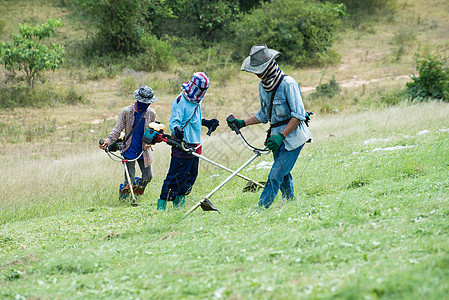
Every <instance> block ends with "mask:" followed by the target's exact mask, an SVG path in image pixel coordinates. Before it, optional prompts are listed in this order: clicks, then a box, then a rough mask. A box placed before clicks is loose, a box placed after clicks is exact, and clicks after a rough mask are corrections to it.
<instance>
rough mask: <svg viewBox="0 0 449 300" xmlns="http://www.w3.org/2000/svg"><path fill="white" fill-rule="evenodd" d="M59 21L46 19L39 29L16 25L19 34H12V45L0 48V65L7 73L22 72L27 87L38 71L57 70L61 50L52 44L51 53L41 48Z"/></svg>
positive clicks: (49, 50)
mask: <svg viewBox="0 0 449 300" xmlns="http://www.w3.org/2000/svg"><path fill="white" fill-rule="evenodd" d="M61 25H62V23H61V20H54V19H49V20H47V22H46V23H45V24H42V25H40V26H30V25H28V24H20V25H19V33H18V34H12V35H11V38H12V40H13V41H12V42H3V43H1V44H0V62H1V63H2V64H4V65H5V67H6V69H8V70H10V71H17V70H19V71H23V72H24V73H25V76H26V80H27V82H28V84H29V86H31V87H34V81H35V79H36V77H37V76H38V75H39V73H40V72H41V71H45V70H52V71H54V70H56V69H59V67H60V66H61V65H62V63H63V62H64V47H63V46H62V45H56V44H52V45H51V47H50V49H49V48H48V47H47V46H46V45H43V44H41V42H42V41H43V40H44V39H46V38H49V37H50V36H51V35H52V34H53V33H54V29H55V27H61Z"/></svg>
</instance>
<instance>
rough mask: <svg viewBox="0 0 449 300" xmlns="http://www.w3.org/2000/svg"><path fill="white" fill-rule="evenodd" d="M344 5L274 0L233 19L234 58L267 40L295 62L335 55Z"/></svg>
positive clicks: (306, 62)
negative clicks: (238, 18)
mask: <svg viewBox="0 0 449 300" xmlns="http://www.w3.org/2000/svg"><path fill="white" fill-rule="evenodd" d="M344 12H345V7H344V5H336V4H329V3H316V2H315V1H310V0H299V1H298V0H274V1H271V2H264V3H262V5H261V7H260V8H257V9H254V10H252V11H251V12H250V13H249V14H247V15H244V16H243V17H242V19H241V21H238V22H234V24H233V32H234V34H235V47H236V49H237V50H236V51H237V52H236V54H235V58H237V59H240V60H241V59H243V58H244V57H245V56H246V55H248V53H249V49H250V48H251V46H252V45H255V44H267V45H268V46H269V47H270V48H273V49H276V50H278V51H280V52H282V53H283V57H284V59H285V60H286V61H288V62H290V63H292V64H294V65H296V66H310V65H315V64H321V63H325V62H329V61H331V62H332V61H335V59H336V57H335V56H334V54H333V53H332V51H331V47H332V44H333V41H334V38H335V36H334V33H335V30H336V29H337V28H338V26H339V24H340V18H341V17H342V16H343V15H344Z"/></svg>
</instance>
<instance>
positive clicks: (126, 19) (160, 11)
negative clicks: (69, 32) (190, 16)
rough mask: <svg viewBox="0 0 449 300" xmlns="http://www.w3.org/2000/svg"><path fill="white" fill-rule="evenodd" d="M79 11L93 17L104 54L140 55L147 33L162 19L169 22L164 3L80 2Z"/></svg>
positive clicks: (132, 0)
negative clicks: (166, 19) (155, 22)
mask: <svg viewBox="0 0 449 300" xmlns="http://www.w3.org/2000/svg"><path fill="white" fill-rule="evenodd" d="M76 2H77V3H78V8H79V9H81V10H82V11H83V12H85V13H87V14H88V15H89V16H90V20H91V22H92V23H93V24H95V25H96V27H97V28H98V33H97V43H96V44H97V46H99V45H102V47H103V49H102V51H101V52H100V53H102V52H117V53H122V54H130V53H138V52H140V51H142V50H143V49H144V45H143V43H144V42H145V41H144V39H145V32H146V31H151V30H152V29H153V28H154V27H155V26H157V24H153V22H154V21H155V20H156V21H157V20H158V19H159V18H170V17H171V10H170V8H168V7H167V6H166V5H165V1H149V0H120V1H117V0H101V1H96V0H77V1H76Z"/></svg>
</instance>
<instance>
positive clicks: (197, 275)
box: [0, 0, 449, 300]
mask: <svg viewBox="0 0 449 300" xmlns="http://www.w3.org/2000/svg"><path fill="white" fill-rule="evenodd" d="M0 2H1V4H2V5H0V13H1V17H0V25H2V24H3V25H2V28H0V29H2V30H0V38H1V39H2V40H6V39H8V37H9V34H10V33H11V32H15V30H16V28H17V25H18V24H19V23H23V22H28V23H31V24H39V23H42V22H44V21H45V20H46V19H47V18H50V17H51V18H62V19H63V22H64V27H62V28H61V30H60V31H58V32H57V33H56V35H55V37H54V38H52V41H55V42H58V43H64V44H66V50H67V53H69V54H70V53H74V51H76V47H75V46H76V45H78V43H79V40H80V39H82V38H84V37H85V36H86V34H87V33H86V28H85V27H86V25H85V24H83V22H82V21H80V20H77V19H76V18H75V17H74V16H72V15H71V12H70V11H68V10H66V9H63V8H61V7H60V6H59V5H54V3H57V1H56V2H55V1H50V0H36V1H23V0H18V1H0ZM63 2H64V1H61V3H63ZM396 3H397V7H396V10H395V12H394V13H393V14H386V15H382V16H377V17H372V19H371V18H369V19H368V20H367V23H366V24H364V25H362V26H359V27H355V28H347V29H346V30H344V31H341V32H339V33H338V39H337V41H336V44H335V47H334V48H335V50H336V52H337V53H339V54H340V55H341V62H340V63H338V64H336V65H332V66H327V67H325V68H311V69H293V68H292V67H290V66H286V65H284V64H283V62H282V60H280V61H279V64H280V66H281V68H282V69H283V70H284V71H285V72H286V73H287V74H289V75H292V76H293V77H294V78H295V79H297V80H298V81H299V82H300V85H301V87H302V90H303V96H304V103H305V105H306V108H307V109H308V110H312V111H314V112H315V113H316V116H315V117H314V118H313V120H312V122H311V125H310V130H311V132H312V134H313V136H314V143H313V144H307V145H306V146H305V147H304V149H303V150H302V152H301V155H300V157H299V159H298V162H297V163H296V165H295V168H294V170H293V172H292V173H293V177H294V183H295V193H296V196H297V199H296V201H292V202H288V203H283V202H282V201H281V199H280V197H278V198H277V199H276V200H275V202H274V204H273V205H272V207H270V209H269V210H266V211H256V210H255V207H256V205H257V202H258V199H259V195H260V191H258V192H256V193H243V192H242V189H243V187H244V186H245V184H246V182H245V181H244V180H242V179H240V178H234V179H232V180H231V181H230V182H229V183H228V184H226V185H225V186H224V187H223V188H222V189H220V190H219V191H218V192H217V193H216V194H214V195H213V196H212V198H211V201H212V203H214V205H215V206H217V208H218V209H219V210H220V212H221V214H218V213H216V212H203V211H202V210H201V209H198V210H196V211H194V212H193V213H192V214H190V215H189V216H188V217H187V218H184V214H185V212H186V210H187V209H188V208H190V207H191V206H193V205H194V204H195V203H197V202H198V201H200V200H201V199H202V198H203V197H204V196H205V195H206V194H208V193H209V192H210V191H211V190H212V189H213V188H214V187H215V186H217V185H218V184H219V183H220V182H222V181H223V180H224V179H225V178H226V177H227V176H228V173H226V172H224V171H222V170H220V169H218V168H216V167H215V166H212V165H211V164H208V163H206V162H204V161H201V163H200V171H201V173H200V175H199V177H198V179H197V182H196V184H195V187H194V189H193V191H192V193H191V195H190V196H189V197H188V198H187V200H186V201H187V203H186V204H187V207H186V209H181V210H174V209H173V208H172V207H171V206H170V205H169V208H168V209H167V211H166V212H157V211H156V200H157V199H158V197H159V193H160V189H161V186H162V182H163V180H164V178H165V175H166V172H167V169H168V164H169V155H170V151H169V150H170V149H169V147H168V146H167V145H164V144H162V143H161V144H158V145H156V146H155V152H154V158H155V160H154V163H153V168H154V172H155V177H154V179H153V181H152V182H151V183H150V185H149V186H148V189H147V191H146V193H145V195H144V196H143V198H141V199H140V200H139V203H140V205H139V206H138V207H131V206H129V205H128V204H121V203H119V201H118V186H119V184H120V182H121V181H122V178H123V167H122V166H121V164H120V163H117V162H113V161H111V160H110V159H109V158H108V157H107V155H106V154H105V153H104V152H103V151H100V150H99V149H98V147H97V144H98V139H99V138H104V137H105V136H106V135H107V134H108V133H109V131H110V130H111V128H112V127H113V126H114V124H115V122H116V119H117V115H118V113H119V112H120V110H121V108H122V107H124V106H127V105H130V104H131V103H132V102H133V98H132V96H131V94H132V91H133V90H134V89H135V88H137V87H138V86H139V85H141V84H148V85H150V86H152V87H153V88H154V89H155V91H156V95H157V97H158V99H159V102H157V103H155V104H154V105H152V107H154V108H155V109H156V111H157V115H158V117H157V119H158V120H159V121H161V122H163V123H167V122H168V119H169V114H170V106H171V101H172V100H173V99H174V97H175V96H176V94H177V93H178V91H179V89H178V87H179V84H180V83H181V82H182V81H186V80H187V79H188V78H187V76H188V75H187V74H189V75H190V74H191V73H190V72H191V71H193V70H195V71H198V70H199V69H201V68H203V67H204V66H176V68H173V70H172V72H135V71H133V70H129V69H126V70H123V71H122V72H121V73H119V74H117V75H115V76H107V73H108V70H106V69H102V68H96V69H92V68H88V67H82V66H78V65H76V64H75V65H71V63H73V62H74V60H72V59H71V58H70V57H69V58H68V63H67V65H66V66H64V68H62V69H61V70H58V71H57V72H55V73H47V74H44V78H45V79H46V80H47V82H46V84H48V85H52V86H56V87H58V88H65V87H68V88H70V87H73V88H74V89H76V90H77V91H79V93H80V94H82V95H84V97H85V101H84V102H83V103H80V104H77V105H70V106H69V105H64V104H60V105H54V106H47V107H46V106H43V107H41V108H15V109H14V110H0V140H1V141H2V147H0V160H1V161H2V162H1V164H0V182H1V184H0V299H438V300H439V299H449V296H448V295H449V225H448V224H449V223H448V217H449V118H448V116H449V106H448V104H447V102H446V103H445V102H432V101H430V102H426V103H416V102H409V101H408V100H406V99H403V98H401V99H399V100H398V99H397V96H395V95H396V94H395V92H396V91H399V90H401V89H403V88H404V85H405V83H406V82H407V81H409V80H410V78H409V75H410V74H413V73H415V74H416V70H415V64H414V54H416V53H418V54H426V53H437V54H440V55H442V56H447V55H449V42H448V41H449V36H448V34H447V33H448V30H449V10H448V3H447V1H446V0H430V1H415V0H398V1H396ZM213 61H214V57H211V63H212V64H213ZM239 67H240V65H239V64H238V63H229V64H227V65H226V66H224V67H223V68H222V67H216V68H213V67H211V68H210V69H208V70H209V72H208V74H209V75H210V76H211V79H212V83H211V88H210V89H209V91H208V94H207V95H206V98H205V100H204V103H203V113H204V115H205V116H206V117H208V118H213V117H215V118H218V119H219V120H220V123H221V126H220V127H219V128H218V130H217V131H216V132H214V133H213V134H212V136H211V138H210V139H209V140H208V141H207V142H206V144H205V146H204V155H205V156H206V157H208V158H210V159H212V160H214V161H217V162H219V163H221V164H223V165H225V166H227V167H230V168H234V169H235V168H237V167H239V166H240V165H241V164H242V163H243V162H245V161H246V160H247V159H249V158H250V157H251V155H252V153H251V152H250V151H248V150H247V149H246V148H244V147H243V146H242V145H241V143H240V141H239V140H238V138H237V137H236V136H235V134H233V133H232V132H230V130H229V129H228V128H227V126H226V123H225V118H226V116H227V115H229V113H234V114H235V115H236V116H237V117H242V118H243V117H249V116H250V115H251V114H253V113H254V112H256V111H257V110H258V108H259V103H258V98H257V97H258V95H257V83H258V79H257V77H255V76H254V75H252V74H247V73H244V72H240V71H239ZM180 74H181V75H180ZM332 76H335V78H336V80H337V81H338V82H339V84H340V86H341V87H342V91H341V93H340V94H339V95H337V96H336V97H334V98H332V99H328V98H323V99H318V100H312V99H311V98H310V97H309V96H310V92H313V91H314V89H315V87H316V86H317V85H319V84H321V83H325V82H327V81H328V80H329V79H330V78H331V77H332ZM184 77H186V78H184ZM4 78H6V72H5V70H4V69H3V67H0V81H3V79H4ZM395 97H396V98H395ZM265 130H266V126H263V125H259V126H252V127H246V128H244V129H243V130H242V131H243V133H244V135H245V137H246V138H248V140H249V141H250V143H252V144H254V145H255V146H260V145H262V142H263V138H264V137H265ZM271 161H272V158H271V156H270V155H268V156H262V157H260V158H258V159H256V160H255V161H254V162H253V163H252V164H251V165H250V166H248V167H247V168H246V169H245V170H243V172H242V173H243V174H244V175H246V176H248V177H250V178H252V179H254V180H256V181H263V180H265V179H266V177H267V175H268V172H269V169H266V168H261V166H262V165H263V164H264V163H265V164H266V163H270V162H271ZM138 174H139V172H138Z"/></svg>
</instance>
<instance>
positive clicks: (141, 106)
mask: <svg viewBox="0 0 449 300" xmlns="http://www.w3.org/2000/svg"><path fill="white" fill-rule="evenodd" d="M136 103H137V110H138V111H146V110H147V108H148V106H150V104H145V103H142V102H139V101H136Z"/></svg>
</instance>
